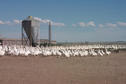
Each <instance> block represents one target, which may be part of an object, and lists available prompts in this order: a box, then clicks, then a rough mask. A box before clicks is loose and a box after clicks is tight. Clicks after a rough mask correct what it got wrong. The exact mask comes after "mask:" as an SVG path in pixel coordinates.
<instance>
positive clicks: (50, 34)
mask: <svg viewBox="0 0 126 84" xmlns="http://www.w3.org/2000/svg"><path fill="white" fill-rule="evenodd" d="M49 44H51V22H49Z"/></svg>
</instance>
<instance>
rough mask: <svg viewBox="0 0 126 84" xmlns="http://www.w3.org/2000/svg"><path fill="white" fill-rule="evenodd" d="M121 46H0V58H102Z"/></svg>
mask: <svg viewBox="0 0 126 84" xmlns="http://www.w3.org/2000/svg"><path fill="white" fill-rule="evenodd" d="M123 48H126V46H122V45H80V46H79V45H78V46H50V47H29V46H21V45H20V46H19V45H12V46H7V45H4V46H1V45H0V56H6V55H9V56H11V55H12V56H65V57H72V56H98V55H99V56H103V55H110V54H111V51H110V49H123Z"/></svg>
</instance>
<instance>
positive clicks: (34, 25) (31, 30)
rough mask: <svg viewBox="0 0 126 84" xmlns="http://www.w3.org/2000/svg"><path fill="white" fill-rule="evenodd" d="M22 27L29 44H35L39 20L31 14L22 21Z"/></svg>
mask: <svg viewBox="0 0 126 84" xmlns="http://www.w3.org/2000/svg"><path fill="white" fill-rule="evenodd" d="M22 29H23V30H24V31H25V33H26V35H27V38H28V40H29V45H31V46H36V45H37V44H38V42H39V40H40V39H39V31H40V22H39V21H38V20H36V19H34V18H32V16H28V18H27V19H25V20H23V21H22Z"/></svg>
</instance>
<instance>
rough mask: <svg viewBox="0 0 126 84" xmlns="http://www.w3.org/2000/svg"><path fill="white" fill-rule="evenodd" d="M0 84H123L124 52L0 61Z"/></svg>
mask: <svg viewBox="0 0 126 84" xmlns="http://www.w3.org/2000/svg"><path fill="white" fill-rule="evenodd" d="M0 84H126V52H120V53H117V54H112V55H110V56H103V57H100V56H98V57H72V58H57V57H53V56H50V57H40V56H36V57H15V56H14V57H11V56H3V57H0Z"/></svg>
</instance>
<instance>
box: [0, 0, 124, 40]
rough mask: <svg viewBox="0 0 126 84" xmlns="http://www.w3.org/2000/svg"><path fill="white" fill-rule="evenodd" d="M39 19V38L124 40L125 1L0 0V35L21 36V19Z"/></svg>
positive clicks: (8, 36) (7, 36)
mask: <svg viewBox="0 0 126 84" xmlns="http://www.w3.org/2000/svg"><path fill="white" fill-rule="evenodd" d="M27 16H34V17H38V18H39V19H41V21H42V23H41V26H40V29H41V35H40V36H41V38H43V39H45V38H48V25H47V23H46V22H45V23H44V21H46V20H51V21H52V22H53V24H52V25H53V26H52V38H53V40H57V41H64V42H71V41H72V42H82V41H126V0H0V37H6V38H20V37H21V36H20V35H21V34H20V32H21V31H20V30H21V24H20V20H23V19H25V18H26V17H27Z"/></svg>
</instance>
